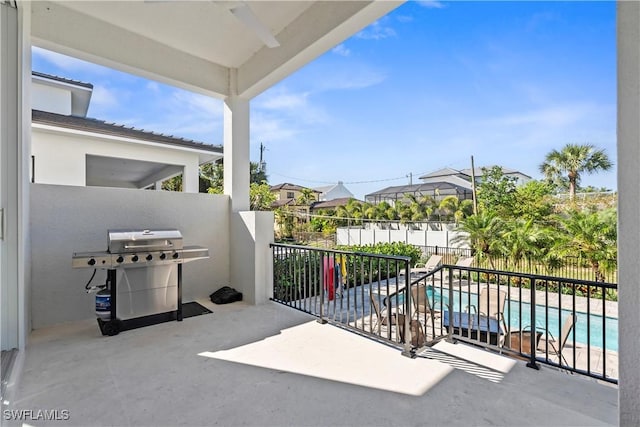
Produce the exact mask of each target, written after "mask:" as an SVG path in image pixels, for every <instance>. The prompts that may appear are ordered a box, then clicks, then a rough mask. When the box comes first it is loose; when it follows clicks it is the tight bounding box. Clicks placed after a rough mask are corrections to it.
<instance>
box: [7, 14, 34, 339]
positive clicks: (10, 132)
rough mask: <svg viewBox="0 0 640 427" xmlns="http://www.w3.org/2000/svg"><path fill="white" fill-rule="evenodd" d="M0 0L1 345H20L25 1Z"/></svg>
mask: <svg viewBox="0 0 640 427" xmlns="http://www.w3.org/2000/svg"><path fill="white" fill-rule="evenodd" d="M26 3H27V4H22V3H21V4H20V9H16V8H14V7H11V6H10V5H8V4H5V3H2V4H0V51H1V55H0V202H1V205H2V206H1V207H2V208H3V218H2V220H3V224H2V225H3V236H2V240H0V290H1V293H2V295H1V297H0V300H1V301H0V302H1V303H2V308H1V310H0V312H1V313H2V320H1V322H0V323H1V324H2V349H3V350H5V349H9V348H13V347H17V348H19V349H20V350H23V349H24V348H25V346H26V340H27V336H28V333H29V331H30V316H29V315H30V313H29V306H30V304H29V301H28V296H29V294H30V291H29V288H28V285H29V282H30V274H29V272H30V270H29V268H28V266H29V255H30V248H29V246H28V245H29V204H28V200H29V162H28V159H29V153H30V140H31V101H30V99H31V98H30V82H31V43H30V33H31V28H30V22H31V20H30V18H31V11H30V3H29V2H26Z"/></svg>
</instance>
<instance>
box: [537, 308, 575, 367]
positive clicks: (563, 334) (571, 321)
mask: <svg viewBox="0 0 640 427" xmlns="http://www.w3.org/2000/svg"><path fill="white" fill-rule="evenodd" d="M576 321H577V319H576V315H575V314H573V313H571V314H569V316H568V317H567V319H566V320H565V321H564V324H563V325H562V329H561V330H560V339H559V340H558V341H556V339H555V338H554V336H553V335H552V334H551V332H549V331H545V332H546V333H547V334H548V335H549V336H550V337H551V340H547V343H548V344H549V346H550V347H551V351H549V354H551V353H553V355H554V356H558V363H560V365H562V362H563V361H564V363H565V365H566V366H569V363H568V362H567V359H565V357H564V356H563V354H562V349H564V346H565V344H566V343H567V339H568V338H569V334H570V333H571V330H572V329H573V327H574V325H575V324H576ZM549 346H547V347H546V348H545V349H540V348H538V351H544V352H546V349H548V347H549Z"/></svg>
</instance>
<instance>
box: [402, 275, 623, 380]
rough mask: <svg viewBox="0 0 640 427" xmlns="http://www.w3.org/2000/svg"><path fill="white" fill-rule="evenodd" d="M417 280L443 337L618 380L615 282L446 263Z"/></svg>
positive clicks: (535, 362)
mask: <svg viewBox="0 0 640 427" xmlns="http://www.w3.org/2000/svg"><path fill="white" fill-rule="evenodd" d="M416 286H421V287H424V288H425V290H426V292H427V296H428V300H429V301H430V302H431V304H432V307H433V311H435V313H436V315H437V317H438V319H439V322H436V325H437V330H436V331H435V334H436V335H444V336H447V337H448V338H449V339H453V340H460V341H464V342H468V343H471V344H474V345H480V346H483V347H488V348H491V349H493V350H496V351H498V352H501V353H508V354H511V355H514V356H517V357H520V358H524V359H527V360H528V366H530V367H534V368H536V367H538V363H544V364H547V365H552V366H556V367H559V368H562V369H563V370H566V371H569V372H575V373H579V374H582V375H587V376H589V377H593V378H597V379H600V380H604V381H607V382H611V383H617V382H618V374H617V372H618V369H617V358H618V337H617V330H618V319H617V285H616V284H613V283H603V282H595V281H585V280H576V279H566V278H561V277H552V276H541V275H531V274H523V273H512V272H506V271H496V270H489V269H481V268H473V267H458V266H451V265H444V266H442V267H438V268H436V269H434V270H433V271H432V272H430V273H428V274H426V275H423V276H421V277H418V278H417V279H415V280H413V281H412V282H411V284H410V287H411V288H412V289H413V288H414V287H416ZM421 320H423V319H421ZM532 325H534V326H532ZM532 349H533V351H532Z"/></svg>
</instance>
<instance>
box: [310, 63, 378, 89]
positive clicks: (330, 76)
mask: <svg viewBox="0 0 640 427" xmlns="http://www.w3.org/2000/svg"><path fill="white" fill-rule="evenodd" d="M386 78H387V75H386V73H385V72H383V71H382V70H378V69H376V68H372V67H370V66H368V65H366V64H356V63H353V64H349V66H348V67H338V68H335V67H334V68H333V70H332V71H331V72H328V73H326V75H325V76H324V78H323V79H314V80H313V81H314V85H315V87H314V90H315V91H330V90H346V89H364V88H367V87H370V86H375V85H378V84H380V83H382V82H383V81H384V80H385V79H386Z"/></svg>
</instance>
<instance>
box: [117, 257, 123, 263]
mask: <svg viewBox="0 0 640 427" xmlns="http://www.w3.org/2000/svg"><path fill="white" fill-rule="evenodd" d="M122 261H124V258H122V256H119V257H118V258H116V262H117V263H121V262H122Z"/></svg>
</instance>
